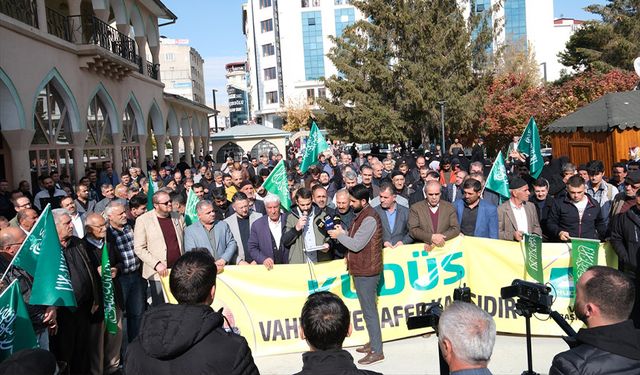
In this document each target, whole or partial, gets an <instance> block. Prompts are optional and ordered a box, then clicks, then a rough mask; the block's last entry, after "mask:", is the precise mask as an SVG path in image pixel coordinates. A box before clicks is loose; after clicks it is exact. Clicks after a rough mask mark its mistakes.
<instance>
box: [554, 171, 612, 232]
mask: <svg viewBox="0 0 640 375" xmlns="http://www.w3.org/2000/svg"><path fill="white" fill-rule="evenodd" d="M585 190H586V187H585V186H584V180H583V179H582V177H580V176H579V175H574V176H572V177H570V178H569V180H568V181H567V195H566V196H564V197H562V198H557V199H556V200H555V202H553V206H551V211H549V216H548V217H547V233H548V235H549V236H553V237H554V238H558V239H559V240H560V241H569V240H570V239H571V238H588V239H593V240H598V239H599V240H603V239H604V237H605V234H606V232H607V225H606V222H605V220H604V218H603V217H602V210H600V205H599V204H598V202H596V201H595V200H594V199H593V198H591V197H590V196H589V195H586V194H585Z"/></svg>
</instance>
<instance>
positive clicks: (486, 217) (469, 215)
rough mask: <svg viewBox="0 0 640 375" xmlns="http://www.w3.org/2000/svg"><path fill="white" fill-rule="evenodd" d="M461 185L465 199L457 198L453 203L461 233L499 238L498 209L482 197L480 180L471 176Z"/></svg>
mask: <svg viewBox="0 0 640 375" xmlns="http://www.w3.org/2000/svg"><path fill="white" fill-rule="evenodd" d="M458 173H460V172H458ZM461 187H462V191H463V193H464V199H463V200H461V199H456V201H455V202H454V203H453V204H454V206H455V207H456V213H457V216H458V223H459V224H460V233H462V234H464V235H465V236H474V237H483V238H493V239H498V209H497V208H496V206H494V205H492V204H491V203H489V202H487V201H485V200H484V199H480V195H481V194H482V192H481V191H482V184H480V181H478V180H474V179H473V178H469V179H467V180H466V181H465V182H463V183H462V186H461Z"/></svg>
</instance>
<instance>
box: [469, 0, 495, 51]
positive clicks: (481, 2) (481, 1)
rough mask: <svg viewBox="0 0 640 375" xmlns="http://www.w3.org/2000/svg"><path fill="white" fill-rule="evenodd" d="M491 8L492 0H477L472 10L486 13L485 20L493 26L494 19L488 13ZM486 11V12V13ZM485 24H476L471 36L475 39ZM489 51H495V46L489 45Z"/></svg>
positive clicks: (488, 24) (477, 12)
mask: <svg viewBox="0 0 640 375" xmlns="http://www.w3.org/2000/svg"><path fill="white" fill-rule="evenodd" d="M490 9H491V0H476V3H475V6H474V8H473V9H472V11H473V12H474V13H476V14H484V16H486V17H487V18H486V19H485V20H484V22H485V23H487V25H486V26H491V23H492V19H490V18H489V17H488V16H487V14H486V13H488V12H489V10H490ZM485 12H486V13H485ZM482 26H483V25H478V26H476V28H475V30H473V32H472V33H471V37H472V38H473V39H475V38H476V37H477V36H478V33H479V32H480V30H481V29H482ZM486 52H487V53H489V54H490V53H492V52H493V46H492V45H489V46H488V47H487V50H486Z"/></svg>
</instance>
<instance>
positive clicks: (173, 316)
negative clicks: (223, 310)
mask: <svg viewBox="0 0 640 375" xmlns="http://www.w3.org/2000/svg"><path fill="white" fill-rule="evenodd" d="M223 323H224V318H223V316H222V314H220V313H218V312H215V311H213V309H212V308H211V307H210V306H206V305H170V304H164V305H160V306H157V307H154V308H152V309H151V310H149V311H147V312H146V313H145V315H144V316H143V318H142V325H141V328H140V334H139V335H138V337H137V338H136V339H135V340H134V341H133V342H132V343H131V344H129V348H128V350H127V355H126V361H125V363H126V368H125V369H126V373H127V374H136V375H145V374H149V375H163V374H194V375H195V374H221V375H222V374H224V375H227V374H247V375H251V374H259V372H258V369H257V367H256V365H255V363H254V362H253V357H252V356H251V349H250V348H249V346H248V345H247V341H246V340H245V339H244V337H242V336H240V335H237V334H235V333H230V332H227V331H225V330H224V329H223V327H222V326H223Z"/></svg>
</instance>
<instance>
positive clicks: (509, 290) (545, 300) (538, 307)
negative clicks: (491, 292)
mask: <svg viewBox="0 0 640 375" xmlns="http://www.w3.org/2000/svg"><path fill="white" fill-rule="evenodd" d="M550 292H551V289H550V288H548V287H546V286H544V285H542V284H537V283H532V282H528V281H524V280H519V279H515V280H513V282H512V283H511V285H510V286H505V287H504V288H502V289H500V296H501V297H502V298H503V299H507V298H513V297H518V298H519V300H518V305H521V306H522V307H525V308H527V309H528V310H530V311H531V313H543V314H548V313H549V311H551V305H552V304H553V297H552V296H551V295H550V294H549V293H550Z"/></svg>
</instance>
